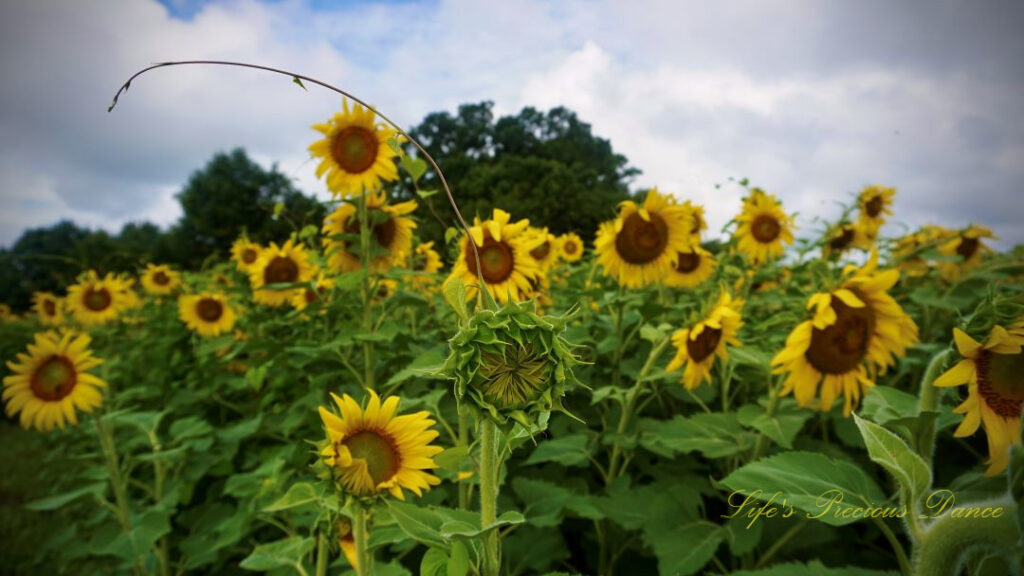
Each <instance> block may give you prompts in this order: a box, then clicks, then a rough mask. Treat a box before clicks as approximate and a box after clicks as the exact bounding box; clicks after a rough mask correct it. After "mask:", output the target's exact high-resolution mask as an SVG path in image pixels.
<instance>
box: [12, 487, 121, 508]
mask: <svg viewBox="0 0 1024 576" xmlns="http://www.w3.org/2000/svg"><path fill="white" fill-rule="evenodd" d="M106 487H107V483H106V482H100V483H98V484H89V485H88V486H82V487H81V488H77V489H75V490H72V491H70V492H65V493H63V494H57V495H56V496H48V497H46V498H41V499H39V500H33V501H32V502H29V503H27V504H25V508H27V509H29V510H56V509H57V508H60V507H62V506H64V505H65V504H68V503H70V502H73V501H75V500H78V499H79V498H81V497H82V496H93V497H99V496H100V495H101V494H103V491H104V490H106Z"/></svg>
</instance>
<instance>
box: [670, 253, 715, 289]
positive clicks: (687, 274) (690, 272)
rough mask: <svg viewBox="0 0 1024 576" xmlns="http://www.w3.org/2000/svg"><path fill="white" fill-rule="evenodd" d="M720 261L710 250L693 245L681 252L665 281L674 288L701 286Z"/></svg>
mask: <svg viewBox="0 0 1024 576" xmlns="http://www.w3.org/2000/svg"><path fill="white" fill-rule="evenodd" d="M716 266H718V262H716V261H715V257H714V256H712V255H711V253H710V252H708V251H707V250H705V249H703V248H701V247H700V246H693V247H692V248H689V249H687V250H683V251H682V252H680V253H679V259H678V260H677V261H676V265H675V266H674V267H673V268H672V269H671V270H669V272H668V274H666V275H665V279H664V283H665V285H666V286H672V287H673V288H693V287H694V286H700V285H701V284H703V283H704V282H705V281H707V279H708V278H710V277H711V274H712V273H714V271H715V267H716Z"/></svg>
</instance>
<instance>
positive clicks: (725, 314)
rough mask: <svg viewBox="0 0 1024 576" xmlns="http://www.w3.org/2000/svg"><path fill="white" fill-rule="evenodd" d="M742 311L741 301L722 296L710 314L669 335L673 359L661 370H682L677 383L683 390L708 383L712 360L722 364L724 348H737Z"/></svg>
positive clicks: (725, 352)
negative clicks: (673, 347)
mask: <svg viewBox="0 0 1024 576" xmlns="http://www.w3.org/2000/svg"><path fill="white" fill-rule="evenodd" d="M742 307H743V300H740V299H733V298H732V297H731V296H729V294H728V292H722V294H721V295H719V297H718V301H717V302H715V305H714V306H713V307H712V308H711V312H710V313H708V314H707V315H705V316H704V318H702V319H701V320H699V321H697V322H695V323H693V324H692V325H690V326H689V327H687V328H683V329H681V330H677V331H676V332H675V333H674V334H673V335H672V344H673V345H674V346H675V347H676V355H675V357H674V358H672V361H671V362H669V364H668V366H667V367H666V368H665V370H667V371H669V372H672V371H675V370H678V369H680V368H683V375H682V379H681V382H682V383H683V386H685V387H686V389H687V390H693V389H695V388H697V387H698V386H700V385H701V383H702V382H704V381H705V380H707V381H708V382H710V381H711V368H712V366H714V364H715V358H716V357H717V358H721V360H722V361H723V362H725V361H727V360H728V359H729V352H728V350H726V346H741V344H740V340H739V337H738V335H739V330H740V328H741V327H742V326H743V317H742V315H741V314H740V310H741V308H742Z"/></svg>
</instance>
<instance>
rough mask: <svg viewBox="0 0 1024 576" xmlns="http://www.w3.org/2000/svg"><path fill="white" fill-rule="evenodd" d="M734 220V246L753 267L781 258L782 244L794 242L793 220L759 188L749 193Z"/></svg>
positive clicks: (777, 202) (774, 198)
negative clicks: (740, 211)
mask: <svg viewBox="0 0 1024 576" xmlns="http://www.w3.org/2000/svg"><path fill="white" fill-rule="evenodd" d="M736 221H737V222H739V226H737V228H736V233H735V238H736V247H737V248H738V249H739V250H740V252H742V253H744V254H746V255H747V257H748V258H750V259H751V261H753V262H754V263H755V264H760V263H762V262H766V261H768V260H774V259H776V258H778V257H779V256H782V253H783V251H784V250H785V245H786V244H792V243H793V229H794V227H795V226H794V224H793V218H792V217H791V216H789V215H788V214H786V212H785V211H784V210H783V209H782V203H781V202H779V200H778V199H777V198H776V197H775V196H774V195H772V194H768V193H767V192H765V191H763V190H761V189H760V188H752V189H751V190H750V194H749V195H748V196H747V197H746V198H745V199H744V200H743V212H742V213H741V214H740V215H739V216H737V217H736Z"/></svg>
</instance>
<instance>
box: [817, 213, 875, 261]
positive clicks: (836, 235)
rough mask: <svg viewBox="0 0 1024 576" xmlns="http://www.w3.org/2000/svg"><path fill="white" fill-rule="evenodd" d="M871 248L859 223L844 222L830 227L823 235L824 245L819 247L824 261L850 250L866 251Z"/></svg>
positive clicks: (869, 241)
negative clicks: (859, 249)
mask: <svg viewBox="0 0 1024 576" xmlns="http://www.w3.org/2000/svg"><path fill="white" fill-rule="evenodd" d="M870 247H871V240H870V239H869V238H868V236H867V234H866V233H865V232H864V226H863V224H861V223H860V222H857V223H850V222H844V223H841V224H838V225H836V226H834V227H832V228H831V229H830V230H829V231H828V232H827V233H826V234H825V243H824V244H823V245H822V247H821V254H822V256H824V257H825V258H826V259H828V258H833V257H838V256H841V255H842V254H843V253H844V252H846V251H847V250H849V249H851V248H861V249H866V248H870Z"/></svg>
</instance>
